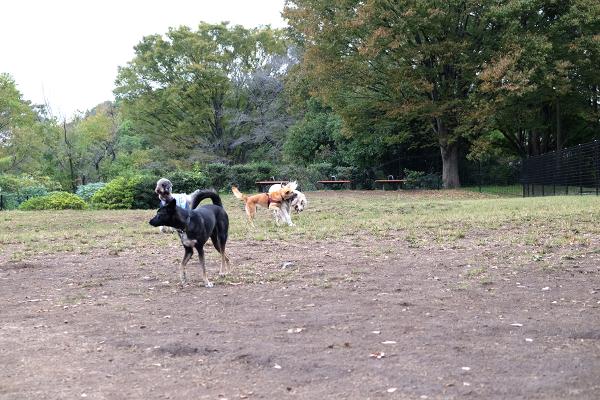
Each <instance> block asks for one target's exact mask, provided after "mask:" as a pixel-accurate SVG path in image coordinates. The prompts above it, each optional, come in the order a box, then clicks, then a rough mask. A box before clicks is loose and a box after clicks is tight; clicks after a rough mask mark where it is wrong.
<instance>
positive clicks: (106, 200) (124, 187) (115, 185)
mask: <svg viewBox="0 0 600 400" xmlns="http://www.w3.org/2000/svg"><path fill="white" fill-rule="evenodd" d="M136 183H137V181H136V180H135V179H129V178H126V177H118V178H115V179H113V180H112V181H110V182H108V183H107V184H106V186H104V187H103V188H101V189H99V190H98V191H97V192H96V193H94V195H93V196H92V197H91V199H90V200H91V203H92V204H93V205H94V206H95V207H97V208H102V209H109V210H116V209H129V208H132V207H133V201H134V198H135V185H136Z"/></svg>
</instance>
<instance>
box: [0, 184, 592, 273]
mask: <svg viewBox="0 0 600 400" xmlns="http://www.w3.org/2000/svg"><path fill="white" fill-rule="evenodd" d="M307 196H308V199H309V205H308V208H307V209H306V211H304V212H303V213H302V214H300V215H294V216H293V220H294V221H295V223H296V224H297V226H296V227H287V226H276V225H275V224H274V222H273V218H272V216H271V213H270V212H269V211H267V210H265V209H259V212H258V215H257V219H256V228H251V227H250V226H249V225H248V224H247V222H246V218H245V214H244V212H243V207H242V203H241V202H239V201H238V200H236V199H235V198H233V197H232V196H229V195H226V196H224V198H223V200H224V203H225V207H226V209H227V211H228V213H229V216H230V238H231V240H236V241H240V240H249V241H303V240H304V241H326V240H337V239H343V238H346V237H359V238H360V237H363V236H364V235H371V236H374V237H375V238H377V237H390V236H391V237H398V238H400V239H402V240H404V241H406V243H407V244H408V245H409V246H410V247H415V248H418V247H421V246H424V245H427V244H431V243H434V244H450V245H460V243H462V242H464V241H466V240H469V241H474V242H476V243H477V242H478V243H484V242H485V235H484V236H482V235H481V232H482V231H485V232H490V231H501V232H505V233H502V234H500V235H499V237H500V238H501V240H502V241H503V242H504V243H506V244H509V245H515V246H517V245H529V246H541V247H543V249H544V251H552V249H553V248H556V247H559V246H562V245H565V244H576V245H578V246H581V247H583V248H585V246H587V245H588V244H589V240H590V239H589V235H594V234H596V235H597V234H598V233H600V224H598V221H600V197H596V196H553V197H536V198H498V197H486V196H483V195H480V194H478V193H469V192H465V191H418V192H416V191H395V192H389V191H386V192H383V191H369V192H352V191H327V192H325V191H323V192H309V193H307ZM153 215H154V210H129V211H29V212H24V211H3V212H0V261H2V260H13V261H19V260H22V259H25V258H27V257H29V256H32V255H43V254H55V253H62V252H66V253H73V252H74V253H79V254H88V253H90V252H94V251H98V250H101V251H104V252H105V253H107V254H108V253H110V254H115V255H118V254H119V253H121V252H124V251H128V250H132V249H135V248H136V247H137V246H140V245H147V244H148V243H155V244H156V243H158V244H160V243H168V242H170V241H172V240H173V236H172V235H162V234H159V233H158V231H157V229H155V228H152V227H151V226H150V225H149V224H148V220H149V219H150V218H151V217H152V216H153ZM582 233H585V234H582Z"/></svg>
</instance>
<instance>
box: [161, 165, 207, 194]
mask: <svg viewBox="0 0 600 400" xmlns="http://www.w3.org/2000/svg"><path fill="white" fill-rule="evenodd" d="M166 178H168V179H169V180H170V181H171V183H172V184H173V190H174V191H175V192H176V193H188V194H189V193H192V192H193V191H194V190H197V189H205V188H208V187H209V186H210V183H209V179H208V177H207V175H206V174H204V173H202V172H201V171H191V172H188V171H181V170H179V171H175V172H173V173H172V174H168V175H167V176H166ZM155 183H156V181H155Z"/></svg>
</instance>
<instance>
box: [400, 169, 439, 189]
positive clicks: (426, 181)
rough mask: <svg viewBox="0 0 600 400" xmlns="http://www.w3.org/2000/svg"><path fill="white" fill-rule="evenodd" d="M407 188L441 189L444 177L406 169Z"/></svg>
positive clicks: (405, 186) (405, 185)
mask: <svg viewBox="0 0 600 400" xmlns="http://www.w3.org/2000/svg"><path fill="white" fill-rule="evenodd" d="M404 177H405V179H406V183H405V184H404V188H406V189H439V188H441V187H442V179H441V177H440V176H439V175H437V174H431V173H430V174H428V173H425V172H423V171H411V170H408V169H405V170H404Z"/></svg>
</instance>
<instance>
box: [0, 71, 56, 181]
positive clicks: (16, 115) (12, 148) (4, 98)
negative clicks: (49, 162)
mask: <svg viewBox="0 0 600 400" xmlns="http://www.w3.org/2000/svg"><path fill="white" fill-rule="evenodd" d="M44 129H45V126H44V125H43V124H42V123H41V121H40V120H39V119H38V115H37V114H36V111H35V109H34V107H33V106H32V105H31V103H29V102H28V101H26V100H23V98H22V96H21V93H20V92H19V91H18V89H17V87H16V84H15V82H14V80H13V79H12V78H11V77H10V76H9V75H8V74H0V173H13V174H20V173H36V172H37V171H38V170H39V168H40V164H41V162H42V154H43V152H44V141H43V137H42V134H43V133H44Z"/></svg>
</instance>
